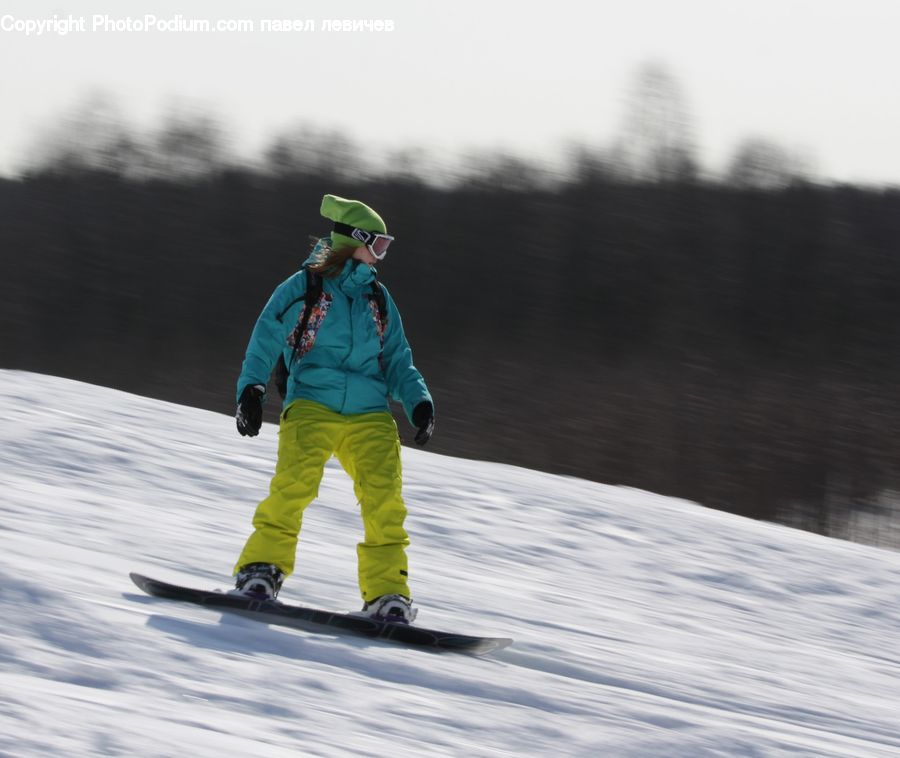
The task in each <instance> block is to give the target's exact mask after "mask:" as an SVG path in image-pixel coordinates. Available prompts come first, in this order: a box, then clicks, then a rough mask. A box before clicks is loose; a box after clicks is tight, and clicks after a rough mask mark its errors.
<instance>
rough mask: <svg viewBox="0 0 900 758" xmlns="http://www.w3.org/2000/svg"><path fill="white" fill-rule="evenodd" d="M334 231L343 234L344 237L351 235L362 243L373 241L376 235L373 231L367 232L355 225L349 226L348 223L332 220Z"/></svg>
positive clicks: (366, 243)
mask: <svg viewBox="0 0 900 758" xmlns="http://www.w3.org/2000/svg"><path fill="white" fill-rule="evenodd" d="M334 231H335V232H337V233H338V234H343V235H344V236H345V237H351V238H352V239H355V240H357V241H358V242H362V243H363V244H364V245H368V244H370V243H372V242H374V241H375V239H376V238H377V237H378V235H377V234H376V233H375V232H367V231H366V230H365V229H357V228H356V227H355V226H350V224H344V223H342V222H340V221H335V222H334Z"/></svg>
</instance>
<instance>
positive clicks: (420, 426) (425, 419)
mask: <svg viewBox="0 0 900 758" xmlns="http://www.w3.org/2000/svg"><path fill="white" fill-rule="evenodd" d="M412 422H413V426H414V427H416V429H417V430H418V432H417V433H416V444H417V445H424V444H425V443H426V442H428V440H430V439H431V435H432V434H433V433H434V406H433V405H432V404H431V403H429V402H428V401H427V400H423V401H422V402H421V403H419V404H418V405H417V406H416V407H415V408H413V412H412Z"/></svg>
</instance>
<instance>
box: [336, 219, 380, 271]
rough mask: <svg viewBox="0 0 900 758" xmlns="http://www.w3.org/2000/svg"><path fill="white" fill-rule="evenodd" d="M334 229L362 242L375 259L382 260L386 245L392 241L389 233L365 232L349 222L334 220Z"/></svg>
mask: <svg viewBox="0 0 900 758" xmlns="http://www.w3.org/2000/svg"><path fill="white" fill-rule="evenodd" d="M334 231H336V232H337V233H338V234H343V235H344V236H346V237H352V238H353V239H355V240H358V241H359V242H362V243H363V244H364V245H365V246H366V247H367V248H368V249H369V252H370V253H372V255H374V256H375V258H376V259H377V260H379V261H380V260H384V256H386V255H387V251H388V246H389V245H390V244H391V242H393V241H394V238H393V237H392V236H391V235H390V234H379V233H378V232H367V231H366V230H365V229H357V228H356V227H355V226H350V224H342V223H341V222H339V221H335V222H334Z"/></svg>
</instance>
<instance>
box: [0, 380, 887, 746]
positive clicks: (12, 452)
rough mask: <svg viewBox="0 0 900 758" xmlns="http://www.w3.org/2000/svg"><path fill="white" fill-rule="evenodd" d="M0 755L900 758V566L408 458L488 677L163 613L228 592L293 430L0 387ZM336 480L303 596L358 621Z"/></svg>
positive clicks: (418, 498) (419, 519) (427, 540)
mask: <svg viewBox="0 0 900 758" xmlns="http://www.w3.org/2000/svg"><path fill="white" fill-rule="evenodd" d="M0 420H2V423H0V434H2V439H3V443H2V456H0V478H2V485H3V486H2V490H0V491H2V495H0V513H2V520H0V619H2V623H0V755H3V756H16V757H17V758H18V757H19V756H67V757H70V756H94V755H122V756H182V755H192V756H215V757H216V758H222V757H223V756H232V755H234V756H285V755H311V756H317V755H322V756H341V755H356V754H365V753H368V754H376V755H392V756H393V755H429V756H431V755H447V756H495V755H510V756H519V755H535V756H538V755H548V756H550V755H553V756H557V755H563V756H641V757H643V756H666V757H667V758H671V757H673V756H690V757H691V758H695V757H698V756H720V755H721V756H777V755H817V756H854V757H855V758H859V757H863V756H865V757H867V758H868V757H869V756H873V757H874V756H889V755H892V756H900V650H898V649H897V648H898V645H897V641H898V634H900V555H898V554H895V553H891V552H887V551H880V550H877V549H874V548H869V547H865V546H861V545H854V544H850V543H843V542H838V541H832V540H828V539H825V538H822V537H818V536H815V535H811V534H806V533H802V532H798V531H792V530H789V529H786V528H782V527H778V526H774V525H769V524H762V523H756V522H752V521H747V520H743V519H740V518H737V517H733V516H729V515H725V514H722V513H717V512H713V511H709V510H705V509H703V508H700V507H698V506H696V505H694V504H691V503H687V502H682V501H676V500H671V499H667V498H663V497H659V496H656V495H652V494H649V493H646V492H639V491H635V490H628V489H621V488H617V487H611V486H603V485H599V484H594V483H590V482H586V481H581V480H576V479H570V478H563V477H554V476H548V475H546V474H541V473H537V472H533V471H528V470H524V469H518V468H514V467H510V466H500V465H495V464H487V463H481V462H472V461H464V460H457V459H454V458H449V457H442V456H438V455H434V454H430V453H428V452H426V451H423V450H418V449H410V448H405V449H404V465H405V477H406V496H407V501H408V505H409V508H410V512H411V515H410V518H409V521H408V526H409V528H410V531H411V533H412V536H413V541H414V542H413V547H412V548H411V550H410V561H411V568H412V577H411V579H412V582H413V587H414V591H415V593H416V599H417V601H418V605H419V608H420V618H419V620H420V622H421V623H423V624H427V625H435V626H441V627H446V628H456V629H460V630H463V631H476V632H482V633H488V634H499V635H503V636H512V637H514V638H515V639H516V644H515V645H514V646H513V647H512V648H510V649H508V650H505V651H502V652H500V653H497V654H495V655H494V656H492V657H490V658H485V659H477V658H468V657H465V656H459V655H434V654H431V653H426V652H420V651H414V650H407V649H403V648H399V647H396V646H393V645H390V644H388V643H378V642H371V641H368V640H365V639H357V638H348V637H337V636H334V635H331V634H328V633H325V634H321V635H315V634H308V633H304V632H300V631H295V630H289V629H283V628H278V627H269V626H266V625H264V624H260V623H258V622H254V621H251V620H247V619H242V618H238V617H233V616H228V615H224V614H220V613H217V612H214V611H210V610H206V609H203V608H198V607H193V606H189V605H182V604H177V603H173V602H169V601H164V600H159V599H154V598H149V597H146V596H144V595H142V594H141V593H140V592H139V591H138V590H137V588H135V587H134V586H133V585H132V584H131V583H130V581H129V579H128V572H129V570H136V571H140V572H143V573H146V574H148V575H150V576H156V577H159V578H161V579H164V580H169V581H175V582H179V581H180V582H191V583H194V584H196V585H198V586H204V587H226V586H229V583H230V577H229V575H230V569H231V565H232V562H233V561H234V559H235V557H236V555H237V553H238V551H239V550H240V548H241V546H242V544H243V541H244V539H245V537H246V536H247V533H248V529H249V524H250V517H251V514H252V512H253V508H254V506H255V504H256V502H257V500H258V499H259V498H260V497H261V496H262V495H263V493H264V492H265V491H266V488H267V485H268V478H269V475H270V472H271V470H272V468H273V466H274V459H275V446H276V431H277V430H276V429H275V428H274V427H272V426H266V427H264V429H263V433H262V435H261V436H260V437H258V438H256V439H253V440H249V439H243V438H241V437H239V436H238V435H237V433H236V432H235V430H234V425H233V421H232V419H231V418H228V417H226V416H221V415H217V414H213V413H208V412H205V411H200V410H196V409H192V408H187V407H181V406H177V405H172V404H166V403H161V402H158V401H154V400H150V399H146V398H141V397H135V396H132V395H127V394H124V393H121V392H116V391H112V390H109V389H102V388H98V387H94V386H90V385H86V384H79V383H75V382H70V381H65V380H61V379H55V378H49V377H43V376H37V375H33V374H27V373H22V372H15V371H0ZM359 532H360V526H359V524H358V516H357V513H356V505H355V503H354V499H353V496H352V491H351V488H350V483H349V480H348V479H347V477H346V476H345V475H344V473H343V472H342V471H341V470H340V469H339V468H338V466H337V464H336V463H335V462H334V461H332V463H331V464H329V468H328V470H327V472H326V476H325V480H324V482H323V485H322V489H321V496H320V499H319V501H318V502H316V503H314V504H313V506H311V508H310V509H309V510H308V511H307V517H306V522H305V527H304V540H303V541H302V542H301V547H300V560H299V564H298V565H299V570H298V573H297V574H296V575H295V576H293V577H291V578H290V579H289V580H288V582H287V584H286V585H285V590H284V592H283V597H284V599H285V600H287V601H294V602H304V601H305V602H308V603H311V604H315V605H321V606H326V607H333V608H337V609H348V610H350V609H356V608H357V607H358V606H359V600H358V597H357V590H356V583H355V582H356V578H355V572H356V567H355V553H354V545H355V542H356V540H357V539H358V538H359Z"/></svg>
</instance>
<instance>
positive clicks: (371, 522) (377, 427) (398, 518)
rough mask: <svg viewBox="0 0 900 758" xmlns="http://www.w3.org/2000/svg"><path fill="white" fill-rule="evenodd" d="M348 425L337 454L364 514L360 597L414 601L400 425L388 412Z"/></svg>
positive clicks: (350, 421)
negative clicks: (398, 596) (401, 597)
mask: <svg viewBox="0 0 900 758" xmlns="http://www.w3.org/2000/svg"><path fill="white" fill-rule="evenodd" d="M347 420H348V423H347V426H346V430H345V433H344V436H343V439H342V441H341V443H340V445H339V446H338V449H337V450H336V451H335V452H336V454H337V457H338V460H339V461H340V462H341V465H342V466H343V467H344V470H345V471H346V472H347V473H348V474H349V475H350V477H351V478H352V479H353V490H354V492H355V493H356V497H357V500H359V505H360V509H361V512H362V520H363V527H364V530H365V539H364V541H363V542H360V543H359V544H358V545H357V548H356V550H357V557H358V561H359V588H360V592H361V593H362V596H363V599H365V600H367V601H368V600H372V599H373V598H376V597H379V596H381V595H387V594H394V593H398V594H401V595H405V596H406V597H411V595H410V591H409V584H408V566H407V558H406V546H407V545H409V536H408V535H407V533H406V530H405V529H404V526H403V522H404V521H405V519H406V506H405V505H404V503H403V497H402V495H401V488H402V481H403V480H402V469H401V464H400V438H399V436H398V434H397V425H396V424H395V423H394V419H393V418H392V417H391V414H390V413H388V412H387V411H384V412H379V413H364V414H360V415H358V416H349V417H347Z"/></svg>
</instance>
